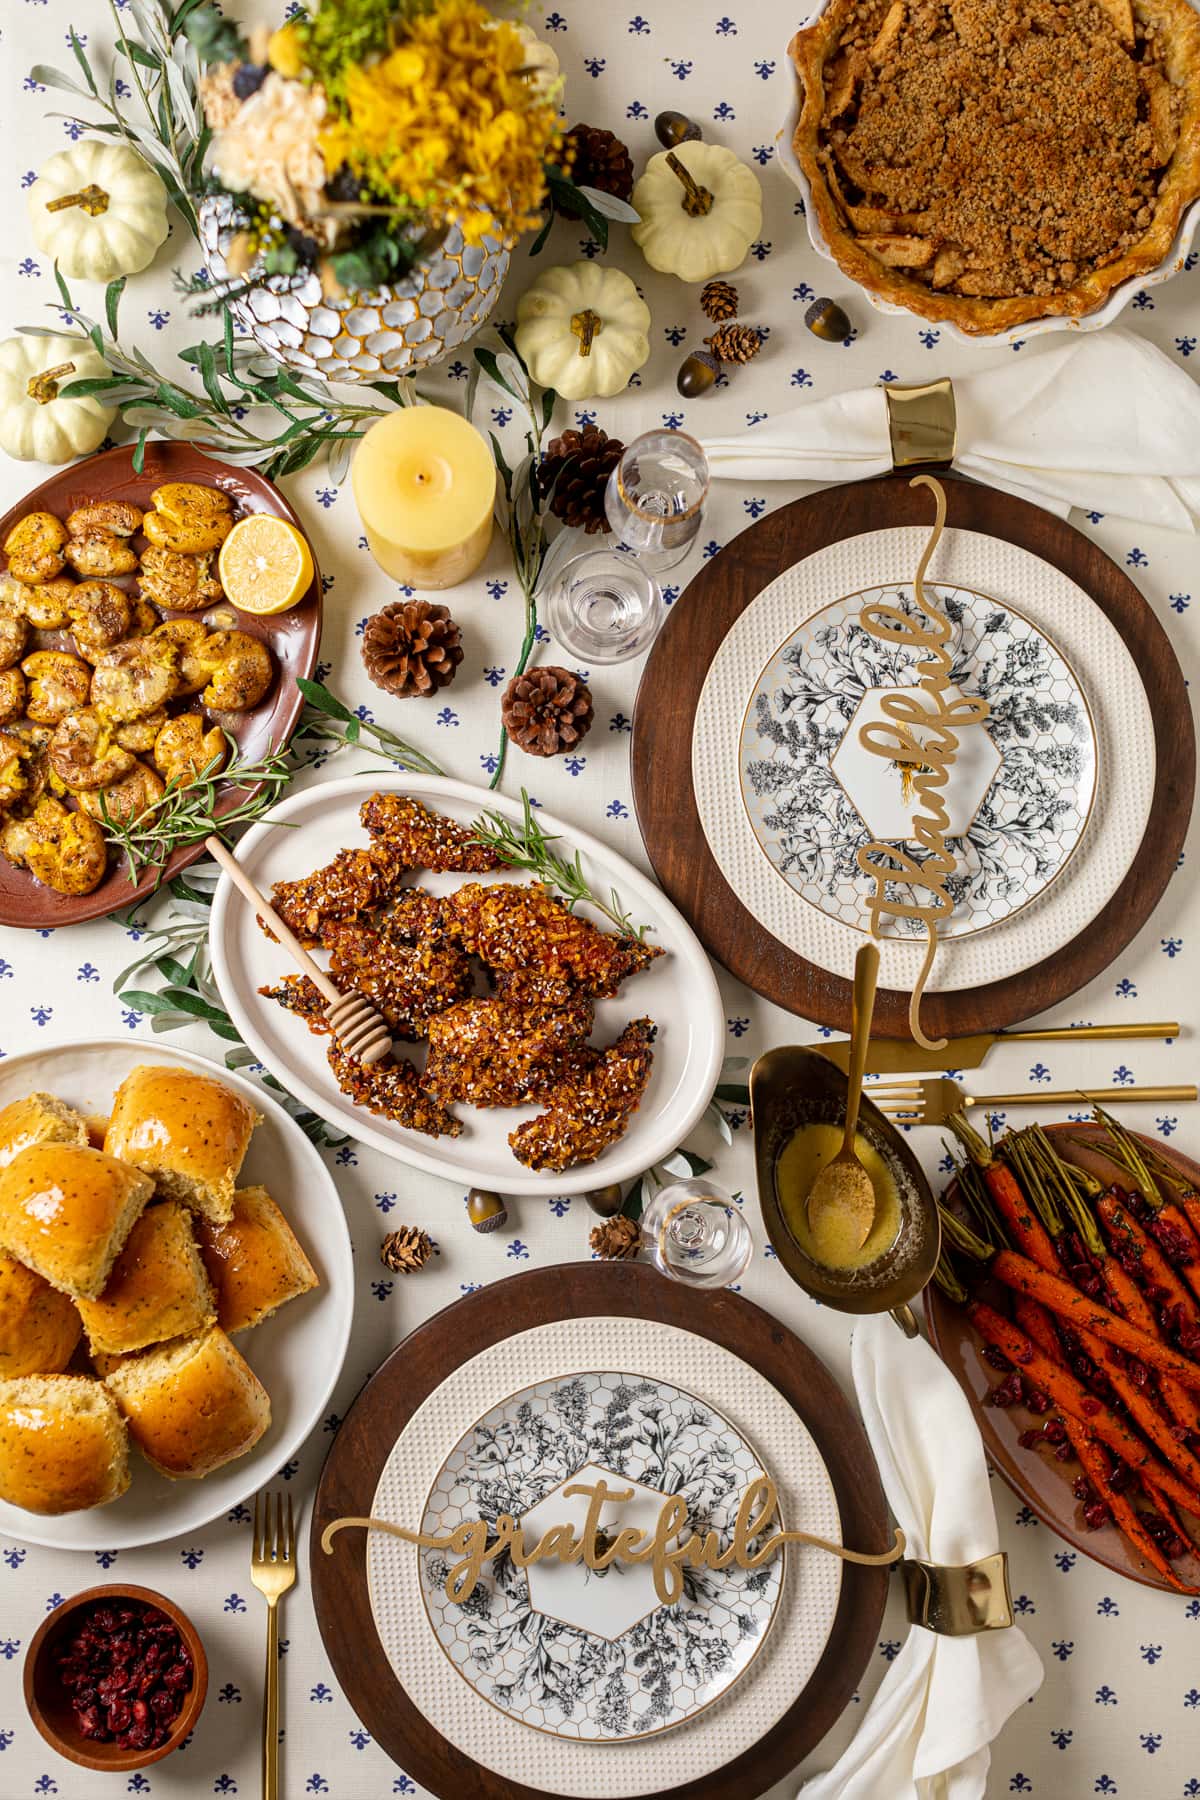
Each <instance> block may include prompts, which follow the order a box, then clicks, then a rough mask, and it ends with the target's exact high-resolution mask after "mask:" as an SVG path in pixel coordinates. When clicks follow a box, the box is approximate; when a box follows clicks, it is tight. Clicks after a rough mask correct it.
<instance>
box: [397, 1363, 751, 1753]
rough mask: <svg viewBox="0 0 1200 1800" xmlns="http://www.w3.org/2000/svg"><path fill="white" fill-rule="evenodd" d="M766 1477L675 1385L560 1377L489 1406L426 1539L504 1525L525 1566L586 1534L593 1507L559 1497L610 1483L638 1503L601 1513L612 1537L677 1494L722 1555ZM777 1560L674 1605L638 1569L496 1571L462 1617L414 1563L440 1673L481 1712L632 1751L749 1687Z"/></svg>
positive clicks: (448, 1463)
mask: <svg viewBox="0 0 1200 1800" xmlns="http://www.w3.org/2000/svg"><path fill="white" fill-rule="evenodd" d="M767 1472H768V1471H766V1470H765V1468H764V1465H763V1462H762V1459H761V1457H760V1456H759V1455H758V1453H757V1451H756V1450H755V1449H754V1448H753V1447H752V1445H751V1444H749V1443H748V1442H747V1440H746V1438H745V1437H743V1435H742V1433H741V1432H740V1431H739V1430H738V1429H737V1428H736V1426H734V1425H731V1424H730V1423H729V1420H728V1419H726V1418H725V1417H724V1416H723V1415H722V1414H720V1413H718V1412H716V1411H714V1410H713V1409H712V1408H711V1407H710V1406H708V1405H707V1404H706V1403H705V1402H702V1401H700V1400H697V1399H696V1397H695V1396H694V1395H693V1394H689V1393H687V1392H686V1391H685V1390H684V1389H682V1388H678V1387H676V1386H675V1385H674V1384H673V1383H672V1382H669V1381H663V1380H661V1379H659V1378H658V1377H657V1376H654V1375H631V1374H628V1373H611V1372H589V1373H582V1374H578V1375H562V1376H559V1377H558V1378H557V1379H551V1380H548V1381H539V1382H535V1383H532V1384H531V1385H529V1386H528V1387H524V1388H522V1389H521V1390H520V1392H519V1393H516V1394H512V1395H510V1396H509V1397H508V1399H506V1400H501V1401H500V1403H499V1404H498V1405H497V1406H493V1407H492V1408H490V1410H489V1411H488V1412H486V1413H485V1414H484V1415H483V1417H482V1418H480V1419H477V1420H476V1422H475V1423H474V1425H472V1426H471V1427H470V1428H469V1430H467V1431H465V1432H464V1433H463V1435H462V1437H461V1438H460V1439H459V1441H458V1443H457V1444H456V1445H455V1446H454V1448H453V1450H452V1451H451V1452H450V1454H449V1456H447V1458H446V1460H445V1462H444V1463H443V1464H442V1467H441V1469H440V1470H439V1471H438V1476H437V1480H436V1481H435V1482H434V1484H433V1488H432V1490H431V1492H430V1495H429V1499H428V1500H427V1502H426V1504H425V1515H424V1518H423V1519H422V1521H421V1530H422V1531H423V1532H425V1533H426V1534H427V1535H428V1536H430V1537H447V1536H449V1535H450V1534H451V1533H453V1532H454V1531H455V1529H456V1528H457V1527H458V1526H459V1525H461V1524H463V1523H464V1522H465V1521H466V1520H468V1519H486V1520H487V1521H488V1523H489V1525H494V1523H495V1521H496V1518H497V1516H498V1515H499V1514H500V1513H509V1514H511V1516H512V1517H513V1518H514V1519H516V1520H518V1522H521V1521H523V1522H524V1543H525V1549H526V1550H531V1549H532V1548H533V1546H534V1545H535V1544H536V1543H537V1542H538V1540H539V1539H540V1538H541V1537H542V1536H543V1535H544V1534H545V1533H546V1532H547V1531H549V1530H550V1528H551V1527H552V1526H555V1525H563V1524H569V1525H571V1526H572V1527H573V1528H574V1529H575V1530H576V1531H579V1530H581V1529H582V1526H583V1522H584V1520H585V1518H586V1516H587V1511H588V1505H589V1501H588V1498H587V1496H586V1495H584V1494H573V1495H570V1496H567V1495H565V1494H564V1492H563V1489H564V1488H565V1487H567V1486H569V1485H572V1486H573V1485H576V1484H578V1483H580V1482H585V1483H594V1482H597V1481H606V1482H607V1484H608V1486H609V1488H610V1489H613V1490H616V1491H621V1492H629V1491H630V1490H632V1494H631V1498H628V1499H625V1500H622V1501H620V1502H617V1501H616V1500H609V1501H607V1502H606V1503H605V1505H604V1506H603V1508H602V1509H601V1512H600V1519H599V1523H600V1526H601V1529H602V1530H604V1531H606V1532H607V1533H608V1534H609V1536H615V1534H616V1532H617V1531H619V1530H621V1529H622V1528H633V1529H637V1530H640V1531H643V1532H645V1533H646V1534H647V1536H650V1535H652V1534H653V1532H654V1529H655V1527H656V1525H657V1523H658V1517H659V1512H660V1509H661V1507H662V1506H663V1504H664V1502H665V1501H666V1500H667V1499H668V1498H670V1497H671V1496H673V1495H679V1496H681V1497H682V1498H683V1499H684V1500H685V1501H686V1503H687V1509H688V1521H689V1523H688V1529H689V1530H691V1531H705V1532H707V1531H715V1532H716V1533H718V1535H719V1537H720V1539H721V1544H722V1547H725V1546H727V1545H728V1544H730V1543H731V1542H732V1534H733V1524H734V1520H735V1519H736V1517H737V1512H738V1507H739V1504H740V1502H741V1498H742V1492H743V1490H744V1489H745V1487H746V1486H747V1484H748V1483H749V1482H751V1481H753V1480H754V1479H755V1478H756V1477H757V1476H759V1475H762V1474H764V1473H767ZM784 1524H785V1521H782V1520H778V1521H776V1523H775V1526H774V1529H776V1530H780V1529H783V1528H784ZM785 1553H786V1552H784V1551H780V1552H779V1553H778V1554H777V1555H776V1556H775V1557H774V1558H772V1560H771V1561H770V1562H768V1563H766V1564H765V1565H764V1566H763V1567H762V1568H761V1569H742V1568H738V1567H737V1566H736V1565H731V1566H730V1567H729V1568H727V1569H707V1570H695V1571H692V1572H691V1573H690V1574H689V1575H688V1577H687V1588H686V1592H685V1594H684V1595H683V1597H682V1598H681V1600H680V1601H679V1603H678V1604H677V1605H674V1606H664V1605H663V1604H662V1603H661V1602H660V1600H659V1599H658V1595H657V1593H656V1591H655V1587H654V1576H653V1573H652V1571H651V1568H650V1565H649V1564H648V1563H639V1564H633V1563H615V1564H613V1566H612V1567H611V1568H608V1569H602V1570H597V1571H593V1570H590V1569H587V1568H585V1567H584V1565H583V1564H582V1563H561V1562H554V1561H546V1562H541V1563H536V1564H533V1565H531V1566H530V1567H529V1568H528V1569H526V1570H524V1571H521V1570H518V1569H516V1568H515V1567H514V1566H513V1563H512V1561H511V1559H510V1558H509V1557H505V1558H504V1559H503V1560H502V1561H497V1562H494V1563H488V1564H486V1565H485V1566H484V1569H483V1571H482V1573H481V1575H480V1578H479V1583H478V1586H477V1587H476V1589H475V1592H474V1593H473V1594H471V1595H469V1596H468V1598H467V1599H466V1600H465V1601H463V1602H462V1604H461V1605H460V1604H458V1603H457V1602H456V1601H454V1600H451V1599H450V1598H449V1597H448V1596H447V1594H446V1589H445V1583H446V1577H447V1573H448V1568H449V1560H452V1559H449V1560H448V1559H447V1557H446V1556H445V1555H444V1554H443V1552H442V1551H440V1550H426V1551H424V1552H423V1553H422V1557H421V1593H422V1597H423V1599H424V1601H425V1610H426V1612H427V1613H428V1615H429V1622H430V1624H431V1625H432V1627H433V1631H434V1634H435V1636H436V1637H437V1640H438V1643H439V1644H440V1645H441V1647H442V1649H443V1650H444V1651H445V1652H446V1656H447V1658H448V1659H449V1661H450V1663H451V1665H452V1666H453V1667H454V1668H455V1669H456V1670H457V1671H458V1673H459V1674H460V1675H461V1676H462V1678H463V1680H464V1681H466V1682H468V1683H469V1684H470V1686H471V1687H472V1688H474V1690H475V1692H476V1693H477V1694H479V1695H481V1696H482V1698H483V1699H484V1700H486V1701H487V1702H488V1704H489V1705H491V1706H495V1707H498V1708H499V1709H500V1710H501V1711H502V1712H504V1713H506V1714H507V1715H508V1717H509V1718H511V1719H517V1720H519V1721H520V1723H521V1724H522V1725H528V1726H529V1727H530V1728H531V1730H534V1731H544V1732H547V1733H548V1734H549V1735H550V1736H551V1737H560V1738H567V1739H569V1740H570V1741H571V1742H573V1743H596V1744H627V1743H629V1742H630V1741H631V1740H632V1739H634V1738H646V1737H653V1736H655V1735H657V1733H659V1732H660V1731H670V1730H671V1729H672V1728H673V1727H674V1726H677V1725H685V1724H686V1723H687V1722H688V1720H690V1719H694V1718H695V1717H696V1715H697V1713H701V1712H704V1711H705V1709H706V1708H707V1707H710V1706H712V1705H713V1704H714V1702H715V1701H717V1700H719V1699H720V1698H721V1696H722V1695H723V1694H727V1693H728V1692H729V1689H730V1688H731V1687H732V1686H733V1685H734V1683H735V1682H736V1681H738V1680H739V1679H740V1677H741V1676H743V1675H744V1674H745V1673H746V1671H747V1670H748V1669H749V1668H750V1666H751V1664H752V1663H753V1662H754V1660H755V1658H756V1657H757V1655H758V1653H759V1651H760V1650H761V1649H762V1647H763V1644H764V1643H765V1641H766V1638H767V1634H768V1633H769V1631H770V1629H771V1626H772V1624H773V1622H774V1619H775V1614H776V1612H777V1610H778V1607H779V1598H780V1595H781V1593H782V1591H783V1576H784V1555H785ZM649 1670H652V1671H653V1678H652V1679H648V1677H647V1671H649Z"/></svg>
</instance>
